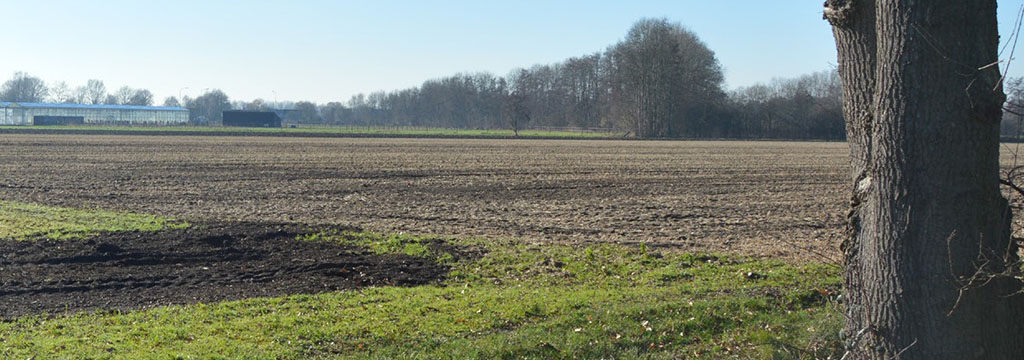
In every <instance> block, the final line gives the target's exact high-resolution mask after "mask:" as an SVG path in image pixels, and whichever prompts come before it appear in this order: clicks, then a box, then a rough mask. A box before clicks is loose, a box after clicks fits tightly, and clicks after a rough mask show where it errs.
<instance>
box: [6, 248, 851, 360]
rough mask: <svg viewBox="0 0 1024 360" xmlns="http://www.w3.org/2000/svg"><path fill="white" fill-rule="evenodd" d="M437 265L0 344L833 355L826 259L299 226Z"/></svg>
mask: <svg viewBox="0 0 1024 360" xmlns="http://www.w3.org/2000/svg"><path fill="white" fill-rule="evenodd" d="M297 241H337V242H343V243H346V244H350V245H358V246H364V247H366V248H368V249H370V250H371V251H373V252H376V253H402V254H409V255H414V256H423V257H428V258H432V259H435V260H437V261H439V262H442V263H446V264H449V265H450V266H451V271H450V274H449V278H448V279H447V280H445V281H443V282H442V283H439V284H435V285H428V286H419V287H413V288H397V287H379V288H368V289H363V290H357V291H342V292H335V293H327V294H319V295H295V296H287V297H279V298H258V299H248V300H241V301H231V302H223V303H215V304H200V305H190V306H169V307H161V308H155V309H150V310H146V311H137V312H129V313H82V314H76V315H63V316H56V317H46V316H34V317H25V318H21V319H18V320H16V321H12V322H5V323H0V358H21V359H24V358H32V357H35V358H133V359H136V358H141V359H145V358H153V359H207V358H244V359H309V358H314V359H315V358H373V359H391V358H422V359H464V358H482V359H492V358H505V359H519V358H531V359H549V358H651V359H670V358H683V357H685V358H708V359H718V358H727V357H732V356H737V357H740V358H750V357H753V358H786V359H789V358H813V357H825V356H828V355H834V354H835V352H836V349H837V348H836V344H837V343H838V340H837V336H838V328H839V324H840V323H841V316H840V315H839V312H838V311H837V308H836V307H837V306H836V305H834V304H832V303H831V302H830V301H828V299H830V298H831V297H832V296H833V295H834V292H835V289H837V288H838V286H839V271H838V269H837V268H836V267H834V266H828V265H818V264H805V265H791V264H786V263H782V262H778V261H766V260H753V259H743V258H732V257H725V256H713V255H694V254H686V253H679V252H671V251H657V250H651V249H647V248H640V247H625V246H618V245H591V246H582V245H564V244H543V245H540V244H526V243H524V242H522V241H519V240H511V239H509V240H503V241H483V240H476V239H463V240H455V239H448V240H447V241H449V242H450V243H453V244H455V245H458V246H460V247H463V248H465V249H472V250H473V251H475V252H476V253H478V254H480V255H479V256H476V257H471V258H466V257H462V258H459V259H460V260H453V259H454V258H457V257H453V256H452V254H450V253H446V252H445V251H444V250H440V249H439V248H437V247H432V246H429V244H436V240H434V239H431V238H422V237H411V236H389V235H378V234H366V233H356V232H341V233H325V234H317V235H312V236H303V237H301V238H300V239H297Z"/></svg>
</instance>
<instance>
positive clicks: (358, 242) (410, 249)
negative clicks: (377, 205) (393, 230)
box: [298, 231, 452, 260]
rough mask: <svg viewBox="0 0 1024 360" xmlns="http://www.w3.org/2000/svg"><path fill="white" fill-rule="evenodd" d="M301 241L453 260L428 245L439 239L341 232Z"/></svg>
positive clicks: (302, 238) (315, 235) (307, 236)
mask: <svg viewBox="0 0 1024 360" xmlns="http://www.w3.org/2000/svg"><path fill="white" fill-rule="evenodd" d="M298 240H299V241H333V242H340V243H343V244H347V245H353V246H359V247H364V248H367V249H369V250H370V252H372V253H374V254H378V255H383V254H403V255H409V256H417V257H435V258H437V259H439V260H446V259H451V258H452V256H451V254H448V253H437V252H435V251H433V250H432V249H431V248H430V246H429V245H428V244H427V243H426V242H427V241H430V240H433V241H442V240H441V239H437V238H427V237H421V236H409V235H383V234H373V233H364V232H352V231H341V232H336V233H315V234H307V235H299V236H298Z"/></svg>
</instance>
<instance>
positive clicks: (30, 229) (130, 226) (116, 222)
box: [0, 201, 189, 240]
mask: <svg viewBox="0 0 1024 360" xmlns="http://www.w3.org/2000/svg"><path fill="white" fill-rule="evenodd" d="M188 226H189V224H187V223H185V222H179V221H174V220H171V219H166V218H161V217H156V216H152V215H144V214H132V213H121V212H113V211H103V210H80V209H72V208H66V207H52V206H43V205H35V204H25V203H18V202H11V201H0V239H15V240H32V239H40V238H47V239H54V240H66V239H72V238H82V237H87V236H90V235H96V234H99V233H102V232H116V231H157V230H163V229H172V228H175V229H177V228H185V227H188Z"/></svg>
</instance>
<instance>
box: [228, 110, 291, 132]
mask: <svg viewBox="0 0 1024 360" xmlns="http://www.w3.org/2000/svg"><path fill="white" fill-rule="evenodd" d="M223 115H224V120H223V124H224V126H236V127H267V128H279V127H281V117H280V116H277V113H274V112H272V111H241V110H229V111H225V112H224V114H223Z"/></svg>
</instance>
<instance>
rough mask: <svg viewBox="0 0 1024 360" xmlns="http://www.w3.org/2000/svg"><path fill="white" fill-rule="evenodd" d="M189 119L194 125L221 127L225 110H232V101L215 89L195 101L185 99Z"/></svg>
mask: <svg viewBox="0 0 1024 360" xmlns="http://www.w3.org/2000/svg"><path fill="white" fill-rule="evenodd" d="M185 104H186V106H187V107H188V108H189V110H190V111H189V118H190V120H191V121H192V123H194V124H201V125H206V124H209V125H220V124H221V123H222V120H223V118H224V117H223V113H224V110H231V100H230V99H229V98H228V95H227V94H225V93H224V92H223V91H221V90H219V89H213V90H210V91H208V92H206V93H205V94H202V95H200V96H199V97H197V98H195V99H190V98H185Z"/></svg>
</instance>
